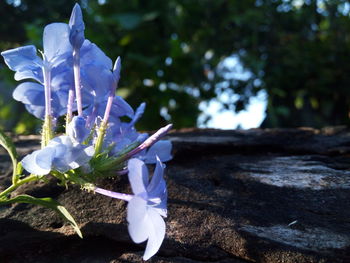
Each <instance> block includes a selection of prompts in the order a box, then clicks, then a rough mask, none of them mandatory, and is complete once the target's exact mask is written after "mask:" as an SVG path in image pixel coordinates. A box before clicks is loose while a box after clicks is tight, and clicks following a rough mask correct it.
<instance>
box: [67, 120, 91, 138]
mask: <svg viewBox="0 0 350 263" xmlns="http://www.w3.org/2000/svg"><path fill="white" fill-rule="evenodd" d="M67 134H68V135H69V137H70V138H72V139H73V140H74V141H75V142H77V143H82V142H83V141H85V140H86V139H87V138H88V136H89V134H90V130H89V129H87V128H86V121H85V119H84V118H83V117H81V116H74V117H73V119H72V121H71V122H70V123H69V125H68V127H67Z"/></svg>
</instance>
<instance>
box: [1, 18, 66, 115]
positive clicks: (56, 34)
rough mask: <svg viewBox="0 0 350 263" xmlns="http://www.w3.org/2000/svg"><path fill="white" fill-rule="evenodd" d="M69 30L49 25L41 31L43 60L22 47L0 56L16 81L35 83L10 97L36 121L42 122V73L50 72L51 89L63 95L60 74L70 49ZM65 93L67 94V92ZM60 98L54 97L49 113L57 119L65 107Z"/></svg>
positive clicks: (27, 83) (23, 85)
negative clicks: (19, 103)
mask: <svg viewBox="0 0 350 263" xmlns="http://www.w3.org/2000/svg"><path fill="white" fill-rule="evenodd" d="M68 36H69V27H68V25H67V24H64V23H53V24H49V25H47V26H46V27H45V29H44V35H43V46H44V53H43V59H42V58H40V57H39V56H37V51H36V48H35V47H34V46H24V47H19V48H15V49H11V50H7V51H4V52H2V53H1V55H2V56H3V57H4V59H5V63H6V64H7V65H8V67H9V68H10V69H11V70H14V71H16V73H15V79H16V80H22V79H28V78H30V79H34V80H35V81H37V83H36V82H24V83H21V84H20V85H19V86H18V87H17V88H16V90H15V91H14V93H13V97H14V99H16V100H18V101H21V102H23V103H24V104H25V105H26V108H27V110H28V111H29V112H30V113H32V114H33V115H35V116H36V117H37V118H41V119H43V118H44V113H45V108H44V107H45V100H44V78H43V72H44V71H46V72H50V75H51V85H50V86H51V89H52V90H60V91H64V89H65V88H67V87H66V86H64V85H61V83H62V81H64V76H63V75H62V72H64V71H66V68H67V66H66V65H64V66H62V64H63V63H66V60H67V58H68V57H69V56H70V55H69V54H70V53H71V50H72V47H71V45H70V43H69V41H68ZM67 92H68V91H67ZM63 98H64V96H63V97H62V96H61V94H58V93H56V94H53V95H52V97H51V99H52V112H53V116H54V117H58V116H60V114H62V112H64V111H63V109H64V107H65V105H66V102H64V103H63V101H62V99H63Z"/></svg>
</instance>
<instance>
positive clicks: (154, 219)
mask: <svg viewBox="0 0 350 263" xmlns="http://www.w3.org/2000/svg"><path fill="white" fill-rule="evenodd" d="M147 229H148V232H149V237H148V241H147V246H146V250H145V253H144V255H143V259H144V260H148V259H149V258H151V257H152V256H153V255H154V254H156V253H157V252H158V250H159V248H160V246H161V245H162V242H163V240H164V236H165V222H164V220H163V218H162V217H161V216H160V215H159V214H158V212H156V211H155V210H154V209H152V208H150V209H148V210H147Z"/></svg>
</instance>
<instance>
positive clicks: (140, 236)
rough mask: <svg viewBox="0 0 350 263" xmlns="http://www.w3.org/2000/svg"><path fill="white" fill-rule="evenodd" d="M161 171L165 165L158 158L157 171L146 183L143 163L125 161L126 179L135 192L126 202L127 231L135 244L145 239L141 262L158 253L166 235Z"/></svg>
mask: <svg viewBox="0 0 350 263" xmlns="http://www.w3.org/2000/svg"><path fill="white" fill-rule="evenodd" d="M164 168H165V165H164V164H162V163H161V161H160V160H159V159H157V165H156V169H155V171H154V174H153V177H152V179H151V181H150V182H149V178H148V177H149V175H148V170H147V167H146V165H145V164H144V162H142V161H141V160H139V159H131V160H129V162H128V169H129V175H128V176H129V181H130V184H131V188H132V191H133V193H134V197H133V198H132V199H131V200H130V201H129V203H128V211H127V221H128V223H129V225H128V230H129V234H130V236H131V238H132V240H133V241H134V242H135V243H141V242H144V241H146V240H147V245H146V250H145V253H144V255H143V259H144V260H148V259H149V258H150V257H152V256H153V255H154V254H155V253H157V251H158V250H159V248H160V246H161V244H162V242H163V239H164V236H165V223H164V220H163V218H162V216H163V217H166V216H167V208H166V207H167V190H166V183H165V180H164V178H163V173H164Z"/></svg>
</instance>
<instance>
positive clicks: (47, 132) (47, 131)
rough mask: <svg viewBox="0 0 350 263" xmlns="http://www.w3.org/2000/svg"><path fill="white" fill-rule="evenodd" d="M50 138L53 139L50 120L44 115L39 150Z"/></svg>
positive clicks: (48, 116)
mask: <svg viewBox="0 0 350 263" xmlns="http://www.w3.org/2000/svg"><path fill="white" fill-rule="evenodd" d="M52 138H53V131H52V119H51V116H50V115H46V116H45V120H44V124H43V131H42V138H41V148H44V147H45V146H46V145H47V144H48V143H49V141H50V140H51V139H52Z"/></svg>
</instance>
